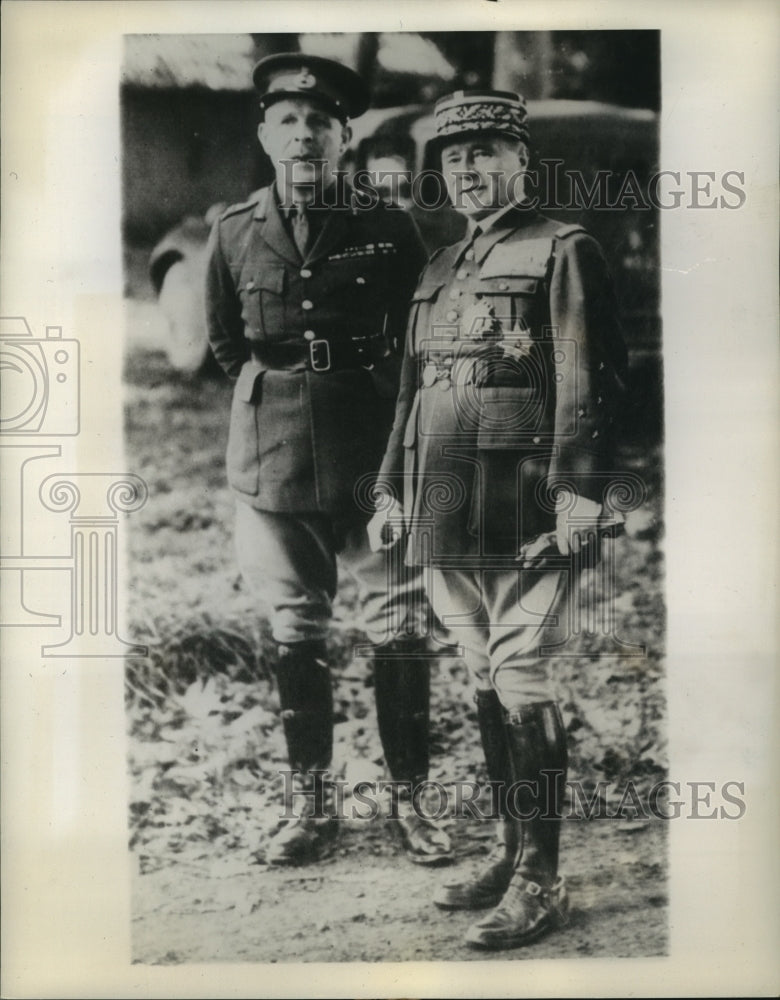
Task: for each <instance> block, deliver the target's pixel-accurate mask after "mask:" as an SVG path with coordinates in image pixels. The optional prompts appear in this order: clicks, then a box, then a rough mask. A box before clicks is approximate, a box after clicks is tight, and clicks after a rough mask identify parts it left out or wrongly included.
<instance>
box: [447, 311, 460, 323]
mask: <svg viewBox="0 0 780 1000" xmlns="http://www.w3.org/2000/svg"><path fill="white" fill-rule="evenodd" d="M457 318H458V314H457V313H456V312H455V310H454V309H450V311H449V312H448V313H447V321H448V322H449V323H454V322H455V320H456V319H457Z"/></svg>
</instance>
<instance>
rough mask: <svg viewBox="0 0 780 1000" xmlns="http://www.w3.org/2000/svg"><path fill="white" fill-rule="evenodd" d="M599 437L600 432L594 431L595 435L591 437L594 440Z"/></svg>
mask: <svg viewBox="0 0 780 1000" xmlns="http://www.w3.org/2000/svg"><path fill="white" fill-rule="evenodd" d="M598 436H599V432H598V431H594V432H593V433H592V434H591V437H592V438H597V437H598Z"/></svg>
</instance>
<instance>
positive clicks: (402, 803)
mask: <svg viewBox="0 0 780 1000" xmlns="http://www.w3.org/2000/svg"><path fill="white" fill-rule="evenodd" d="M339 558H340V560H341V561H342V562H343V563H344V564H345V565H346V567H347V568H348V569H349V571H350V572H351V573H352V575H353V576H354V577H355V579H356V581H357V584H358V592H359V598H360V603H361V607H362V611H363V627H364V629H365V631H366V633H367V634H368V636H369V637H370V639H371V640H372V642H373V644H374V695H375V699H376V713H377V725H378V729H379V737H380V740H381V742H382V749H383V752H384V757H385V764H386V767H387V771H388V773H389V776H390V778H391V779H392V781H393V783H394V784H396V787H395V788H394V789H393V792H392V793H391V798H392V804H391V818H392V822H393V824H394V826H393V828H394V829H395V830H396V832H397V833H398V835H399V837H400V839H401V842H402V844H403V846H404V849H405V851H406V854H407V856H408V857H409V858H410V860H412V861H414V862H416V863H418V864H428V865H435V864H443V863H446V862H448V861H449V860H450V859H451V857H452V845H451V843H450V840H449V837H448V836H447V835H446V833H445V832H444V831H443V830H441V829H440V828H439V827H437V826H436V825H435V824H433V823H432V822H431V821H430V820H427V819H426V818H425V817H423V816H421V815H417V814H415V813H414V810H413V809H412V803H413V801H414V798H413V790H414V788H415V787H416V786H417V785H419V784H420V783H421V782H424V781H425V780H426V779H427V778H428V768H429V740H430V732H429V730H430V721H429V720H430V672H431V670H430V664H431V660H430V652H429V647H428V642H427V640H426V638H425V636H426V635H427V633H428V631H429V618H430V610H429V608H428V603H427V599H426V597H425V591H424V587H423V578H422V572H421V571H420V570H419V569H417V568H414V567H408V566H405V565H404V561H403V551H402V547H401V546H396V548H394V549H392V550H390V551H389V552H371V550H370V548H369V546H368V541H367V537H366V534H365V530H361V532H360V533H359V534H356V533H354V532H352V533H348V535H347V538H346V541H345V545H344V547H343V549H342V550H341V551H340V553H339Z"/></svg>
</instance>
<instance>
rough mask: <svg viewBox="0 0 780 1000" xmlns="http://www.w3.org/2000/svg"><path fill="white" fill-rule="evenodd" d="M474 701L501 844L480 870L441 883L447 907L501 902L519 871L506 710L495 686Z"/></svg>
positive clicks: (441, 900)
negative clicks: (511, 809) (509, 801)
mask: <svg viewBox="0 0 780 1000" xmlns="http://www.w3.org/2000/svg"><path fill="white" fill-rule="evenodd" d="M474 700H475V702H476V705H477V721H478V722H479V733H480V736H481V738H482V749H483V751H484V754H485V763H486V764H487V772H488V778H489V779H490V781H491V783H492V786H493V813H494V814H495V815H497V816H498V820H497V831H496V833H497V843H496V845H495V847H494V848H493V850H492V851H491V852H490V854H489V855H488V856H487V858H486V859H485V860H484V862H483V863H482V864H481V865H480V866H479V867H478V868H477V869H475V870H473V871H472V872H470V873H465V874H461V875H460V876H459V877H455V878H452V879H449V880H448V881H446V882H444V883H443V884H442V885H441V886H439V888H438V889H437V891H436V892H435V894H434V897H433V901H434V903H435V904H436V905H437V906H439V907H441V908H442V909H443V910H481V909H484V908H485V907H488V906H495V905H496V904H497V903H498V902H500V900H501V897H502V896H503V895H504V893H505V892H506V890H507V887H508V886H509V882H510V880H511V878H512V874H513V872H514V870H515V865H516V861H517V852H518V849H519V847H520V838H519V836H518V828H517V824H516V823H515V821H514V820H513V819H512V818H511V817H510V816H509V813H508V810H507V789H508V787H509V786H510V785H511V783H512V772H511V769H510V762H509V748H508V746H507V739H506V731H505V712H504V709H503V707H502V705H501V702H500V700H499V697H498V695H497V694H496V692H495V691H494V690H493V689H490V690H487V691H477V693H476V696H475V698H474Z"/></svg>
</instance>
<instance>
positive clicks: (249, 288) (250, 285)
mask: <svg viewBox="0 0 780 1000" xmlns="http://www.w3.org/2000/svg"><path fill="white" fill-rule="evenodd" d="M254 287H255V283H254V281H247V283H246V290H247V291H248V292H251V291H252V289H253V288H254Z"/></svg>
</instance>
